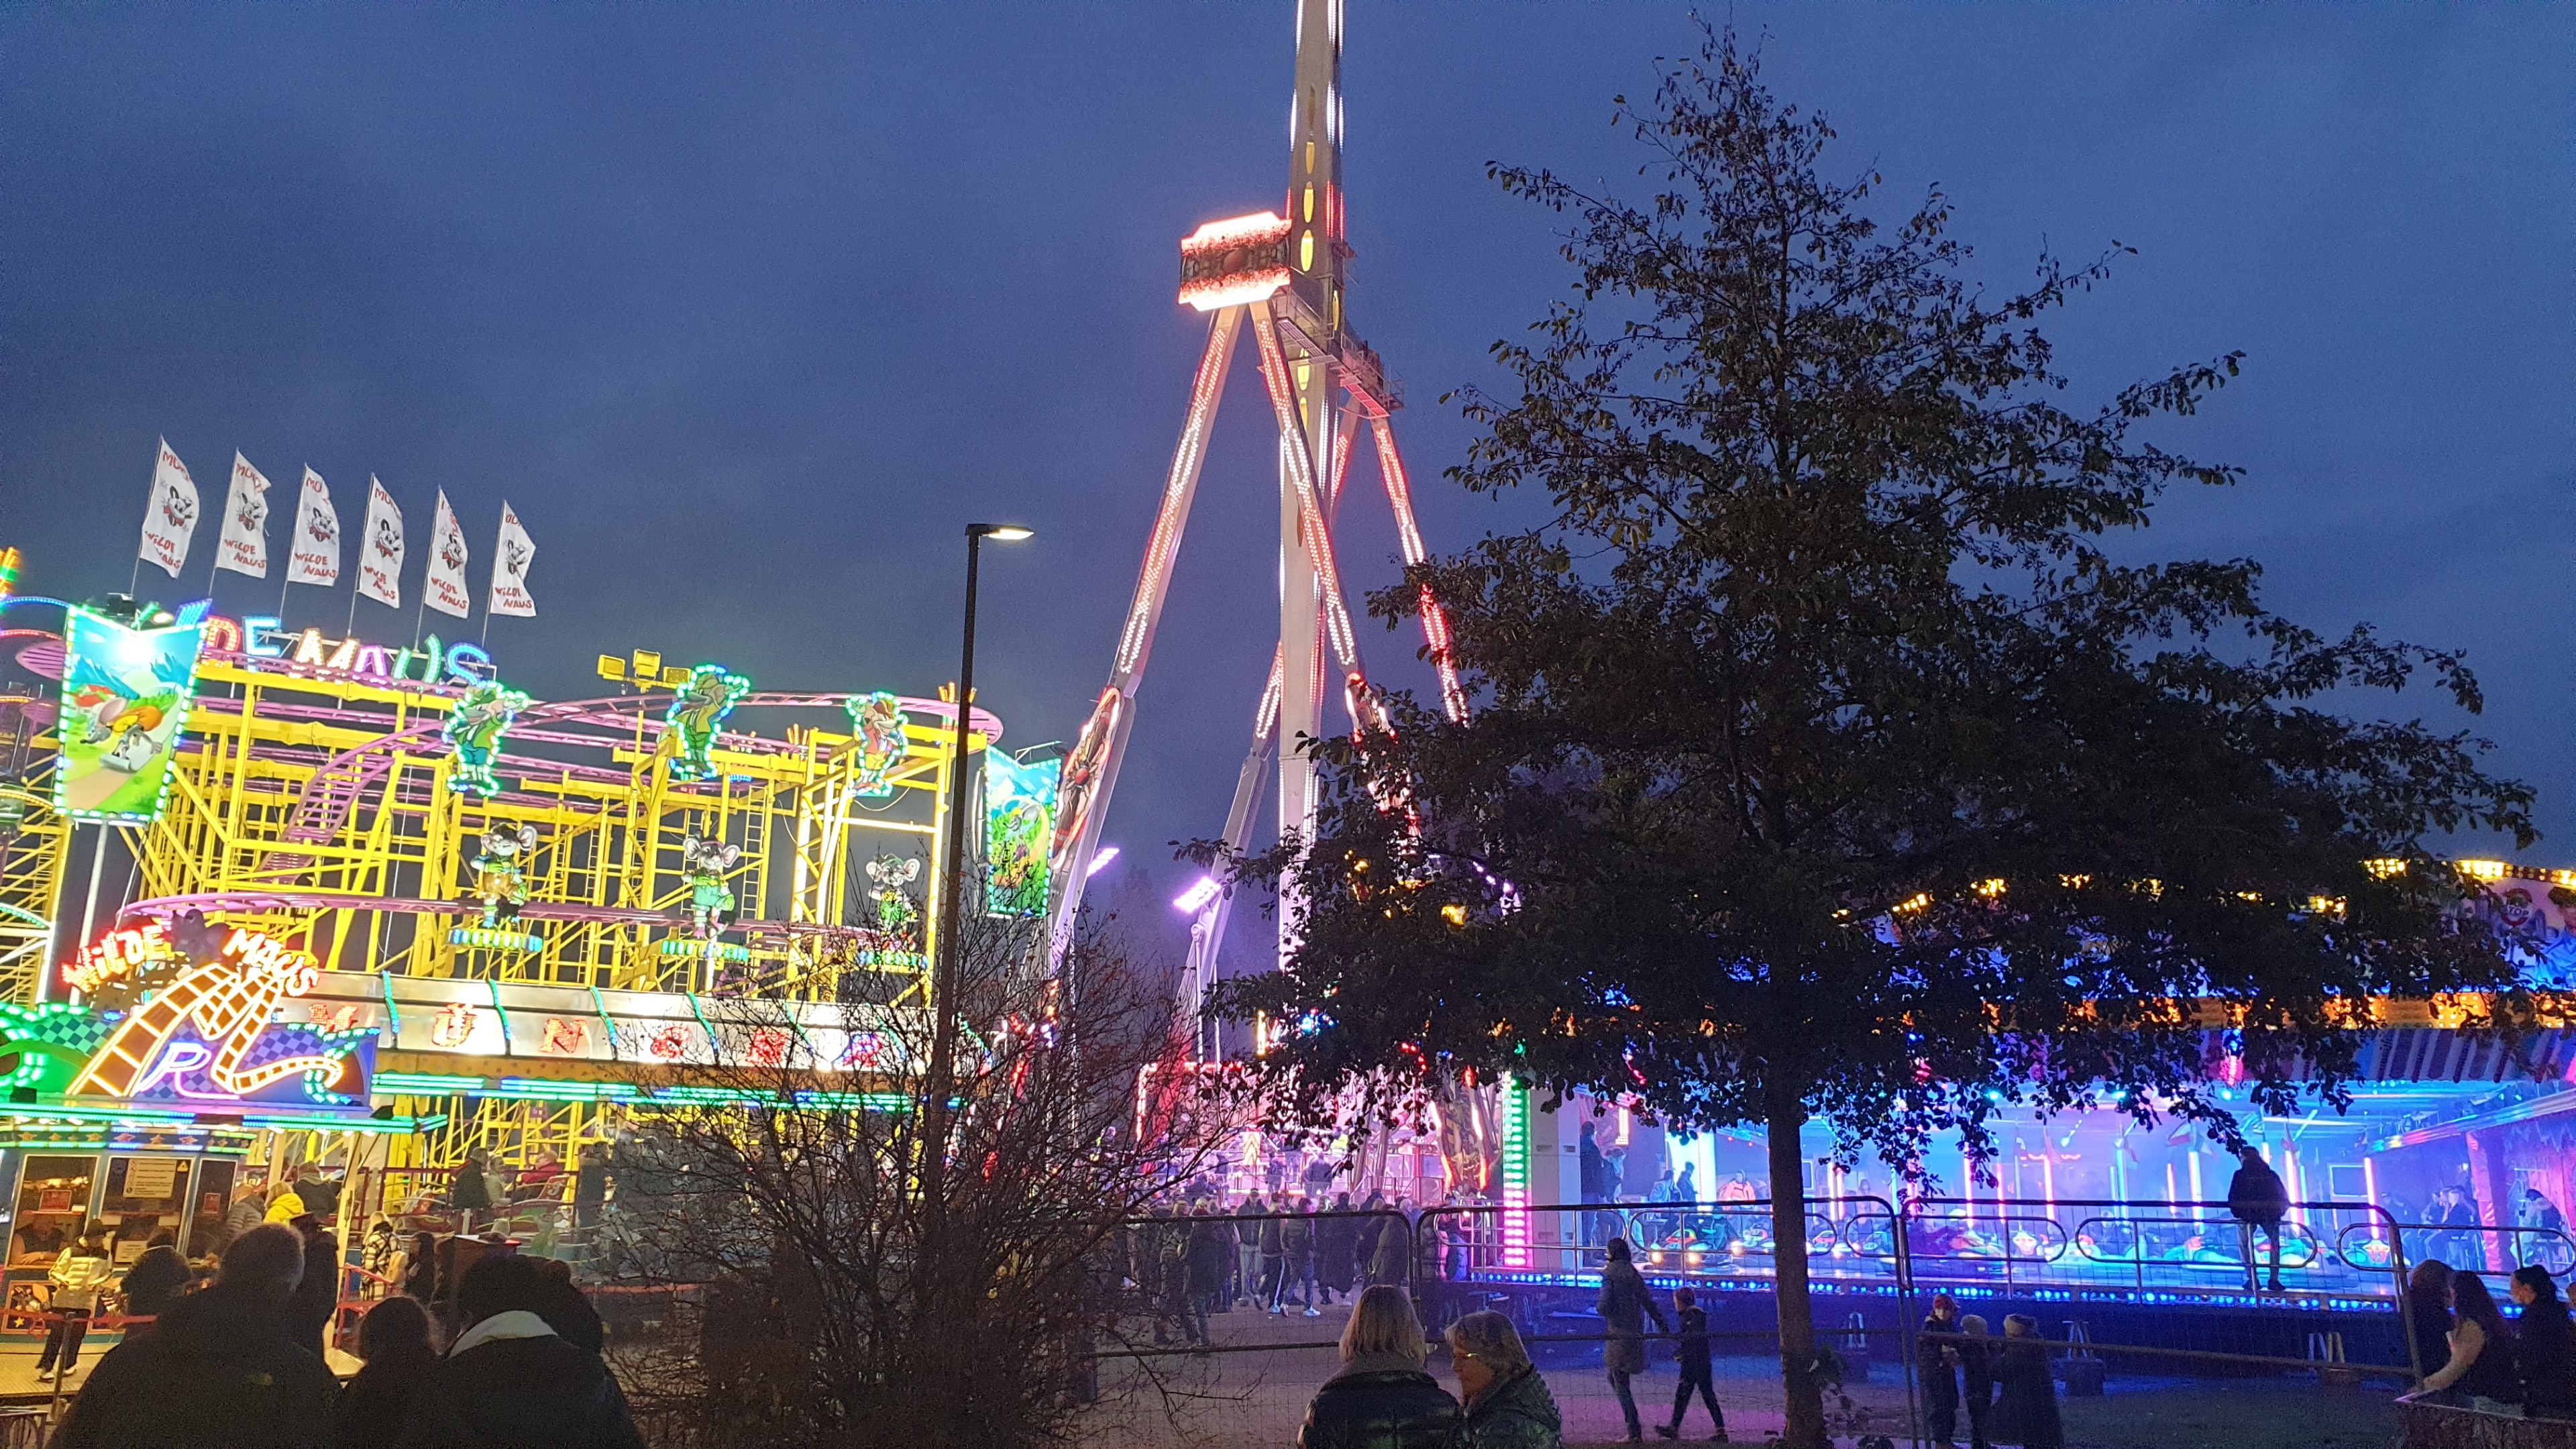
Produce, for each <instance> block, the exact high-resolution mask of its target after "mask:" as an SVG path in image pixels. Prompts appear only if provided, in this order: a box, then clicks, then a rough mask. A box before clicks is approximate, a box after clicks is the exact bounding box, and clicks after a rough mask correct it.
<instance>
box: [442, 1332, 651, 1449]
mask: <svg viewBox="0 0 2576 1449" xmlns="http://www.w3.org/2000/svg"><path fill="white" fill-rule="evenodd" d="M504 1335H507V1336H504ZM396 1442H397V1443H399V1444H400V1445H401V1446H403V1449H643V1446H644V1440H643V1437H642V1436H641V1435H639V1434H638V1433H636V1431H635V1421H634V1420H633V1419H632V1418H631V1417H629V1416H628V1414H627V1411H626V1394H625V1392H624V1391H623V1390H621V1389H619V1388H618V1387H617V1380H616V1379H615V1378H614V1377H613V1376H611V1375H610V1373H609V1372H608V1366H607V1365H606V1364H604V1363H601V1362H600V1359H599V1355H597V1354H595V1353H592V1352H590V1351H588V1350H587V1349H584V1348H581V1347H579V1346H577V1345H575V1344H572V1343H569V1342H566V1341H565V1340H564V1339H563V1338H562V1337H561V1336H559V1335H558V1334H556V1333H555V1331H554V1330H553V1329H552V1328H551V1327H549V1326H547V1324H546V1323H545V1321H544V1320H543V1319H541V1318H539V1317H538V1316H537V1315H536V1314H534V1313H502V1314H496V1315H494V1316H493V1317H491V1318H487V1319H485V1320H483V1321H482V1322H481V1323H478V1324H476V1325H474V1326H473V1327H472V1328H470V1329H467V1330H466V1331H465V1333H464V1334H463V1335H462V1336H460V1337H459V1338H458V1339H457V1340H456V1347H455V1348H454V1349H452V1350H450V1351H449V1353H448V1355H447V1357H446V1358H445V1359H442V1360H441V1361H440V1362H439V1365H438V1367H437V1368H435V1369H432V1370H431V1371H430V1375H429V1381H428V1382H427V1383H425V1384H423V1385H421V1387H420V1391H419V1392H418V1393H417V1394H415V1395H413V1397H412V1403H411V1413H410V1414H409V1415H408V1416H407V1417H406V1418H405V1419H404V1421H403V1431H402V1435H401V1437H400V1439H399V1440H397V1441H396Z"/></svg>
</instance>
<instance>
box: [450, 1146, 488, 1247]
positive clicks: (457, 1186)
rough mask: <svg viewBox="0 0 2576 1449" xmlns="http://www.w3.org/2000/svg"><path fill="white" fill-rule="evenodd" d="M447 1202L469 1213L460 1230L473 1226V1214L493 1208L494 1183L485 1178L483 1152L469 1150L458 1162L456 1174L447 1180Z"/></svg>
mask: <svg viewBox="0 0 2576 1449" xmlns="http://www.w3.org/2000/svg"><path fill="white" fill-rule="evenodd" d="M447 1204H448V1206H450V1207H452V1208H455V1209H456V1210H457V1211H458V1212H460V1213H464V1214H466V1215H467V1219H466V1221H465V1222H464V1223H463V1224H461V1225H460V1226H459V1228H458V1231H460V1232H463V1231H466V1230H469V1229H471V1228H472V1227H473V1219H472V1215H473V1214H475V1213H488V1212H490V1211H491V1210H492V1184H491V1183H489V1182H487V1181H485V1180H484V1176H483V1154H482V1153H479V1152H469V1153H467V1154H465V1160H464V1161H463V1162H460V1163H458V1164H456V1174H455V1176H453V1177H450V1178H449V1179H448V1180H447Z"/></svg>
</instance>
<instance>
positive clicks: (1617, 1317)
mask: <svg viewBox="0 0 2576 1449" xmlns="http://www.w3.org/2000/svg"><path fill="white" fill-rule="evenodd" d="M1605 1251H1606V1252H1607V1254H1608V1256H1609V1261H1608V1262H1606V1263H1604V1264H1603V1265H1602V1267H1601V1297H1600V1299H1599V1301H1598V1302H1596V1303H1595V1304H1594V1311H1596V1312H1598V1313H1599V1314H1600V1315H1601V1319H1602V1322H1603V1323H1604V1324H1605V1325H1606V1326H1607V1327H1608V1329H1609V1334H1610V1336H1609V1340H1608V1341H1607V1342H1605V1343H1604V1344H1602V1345H1601V1366H1602V1368H1604V1369H1605V1370H1607V1371H1608V1372H1609V1375H1610V1392H1611V1393H1613V1394H1615V1395H1617V1396H1618V1399H1619V1413H1620V1415H1621V1417H1623V1418H1625V1419H1626V1420H1627V1421H1628V1442H1629V1443H1631V1444H1637V1443H1642V1442H1644V1440H1645V1437H1646V1429H1645V1425H1644V1424H1643V1423H1642V1422H1640V1421H1639V1420H1638V1418H1637V1395H1636V1393H1635V1392H1634V1390H1632V1389H1631V1388H1630V1387H1629V1385H1630V1381H1631V1380H1633V1379H1635V1377H1636V1376H1637V1375H1639V1374H1641V1373H1644V1372H1645V1371H1646V1319H1647V1318H1648V1317H1650V1316H1651V1317H1652V1318H1653V1319H1654V1320H1655V1331H1656V1332H1657V1333H1663V1332H1666V1331H1668V1327H1669V1326H1668V1325H1667V1324H1666V1323H1665V1322H1664V1310H1662V1309H1660V1308H1658V1307H1656V1306H1655V1299H1654V1295H1652V1294H1650V1293H1648V1292H1647V1291H1646V1279H1645V1276H1644V1275H1643V1274H1641V1273H1639V1272H1638V1271H1637V1265H1636V1264H1635V1263H1633V1262H1631V1261H1629V1256H1628V1240H1627V1239H1626V1238H1612V1239H1611V1240H1610V1241H1609V1243H1608V1244H1607V1245H1606V1247H1605Z"/></svg>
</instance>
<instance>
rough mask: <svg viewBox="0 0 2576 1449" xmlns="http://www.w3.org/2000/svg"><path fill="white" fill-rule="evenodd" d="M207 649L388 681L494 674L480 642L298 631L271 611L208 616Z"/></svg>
mask: <svg viewBox="0 0 2576 1449" xmlns="http://www.w3.org/2000/svg"><path fill="white" fill-rule="evenodd" d="M205 631H206V650H207V652H208V653H212V654H234V655H239V656H241V657H242V658H244V659H281V660H284V661H285V662H287V663H289V664H296V665H301V666H303V667H304V668H306V669H310V670H314V671H316V672H318V673H323V674H345V675H347V676H349V677H350V678H352V679H367V680H375V681H378V682H381V683H386V684H392V683H397V682H400V681H404V680H409V681H411V682H414V683H418V684H445V685H451V686H454V687H457V688H467V687H470V686H472V685H474V684H477V683H480V682H482V681H484V680H487V679H490V678H492V677H493V668H492V656H491V654H490V653H489V652H488V651H486V650H485V649H484V648H483V646H481V645H479V644H471V643H467V642H465V641H463V640H459V641H457V642H456V643H454V644H442V643H440V642H439V638H438V636H437V635H435V634H432V635H430V636H429V638H427V639H426V640H423V641H422V642H421V644H420V646H419V647H418V648H413V647H410V646H407V645H406V646H397V647H393V648H388V647H386V646H384V645H382V644H370V643H367V642H366V641H365V640H362V639H358V638H355V637H351V638H347V639H333V638H329V637H327V636H325V635H324V634H323V633H322V631H321V630H319V629H306V630H303V631H302V632H300V633H299V632H297V631H295V630H291V629H287V628H284V627H282V626H281V623H280V621H279V620H278V619H277V618H276V616H274V615H270V614H245V615H243V616H242V617H241V619H240V620H238V621H235V620H232V619H226V618H222V617H220V616H218V617H216V618H212V619H208V620H207V621H206V623H205Z"/></svg>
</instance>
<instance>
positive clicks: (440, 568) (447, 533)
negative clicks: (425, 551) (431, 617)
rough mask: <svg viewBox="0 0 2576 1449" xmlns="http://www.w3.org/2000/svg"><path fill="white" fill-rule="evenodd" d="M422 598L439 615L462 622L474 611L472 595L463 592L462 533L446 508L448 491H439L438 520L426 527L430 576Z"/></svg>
mask: <svg viewBox="0 0 2576 1449" xmlns="http://www.w3.org/2000/svg"><path fill="white" fill-rule="evenodd" d="M421 590H422V594H421V597H422V598H423V599H424V600H426V601H427V602H428V604H429V606H430V607H431V608H433V609H436V610H437V611H438V612H440V613H442V614H454V615H455V616H456V617H458V618H460V619H462V618H465V617H467V616H468V615H470V614H472V613H473V612H474V596H473V595H472V594H470V593H467V592H466V591H465V530H464V529H462V528H459V527H458V526H457V524H456V510H455V509H453V508H450V507H448V506H447V490H446V489H444V488H441V489H439V490H438V517H437V518H436V520H434V521H433V522H432V523H431V524H430V526H429V576H428V577H427V578H425V579H423V580H422V581H421Z"/></svg>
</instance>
